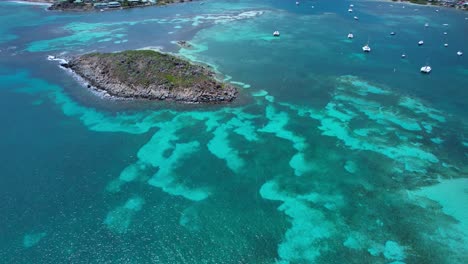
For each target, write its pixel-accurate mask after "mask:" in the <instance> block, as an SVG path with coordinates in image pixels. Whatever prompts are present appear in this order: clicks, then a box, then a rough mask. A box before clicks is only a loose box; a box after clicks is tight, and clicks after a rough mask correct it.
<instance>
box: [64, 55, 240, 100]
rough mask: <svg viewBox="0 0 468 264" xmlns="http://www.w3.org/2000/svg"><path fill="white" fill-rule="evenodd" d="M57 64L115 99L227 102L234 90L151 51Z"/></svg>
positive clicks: (211, 75)
mask: <svg viewBox="0 0 468 264" xmlns="http://www.w3.org/2000/svg"><path fill="white" fill-rule="evenodd" d="M60 65H61V66H62V67H64V68H67V69H70V70H72V71H73V72H74V73H75V74H77V75H78V76H80V77H81V78H83V79H84V80H85V81H86V82H87V83H88V88H92V87H93V88H94V89H97V90H98V91H104V92H106V93H107V94H109V95H111V96H113V97H116V98H125V99H147V100H165V101H176V102H182V103H195V104H197V103H212V104H216V103H228V102H231V101H233V100H234V99H235V98H236V97H237V95H238V91H237V88H236V87H234V86H232V85H230V84H226V83H222V82H220V81H218V80H216V79H215V73H214V72H213V71H211V70H210V69H208V68H207V67H204V66H200V65H194V64H191V63H190V62H188V61H185V60H182V59H180V58H177V57H175V56H173V55H169V54H164V53H160V52H156V51H152V50H135V51H123V52H118V53H91V54H85V55H82V56H78V57H75V58H72V59H70V60H69V61H63V60H62V61H61V63H60Z"/></svg>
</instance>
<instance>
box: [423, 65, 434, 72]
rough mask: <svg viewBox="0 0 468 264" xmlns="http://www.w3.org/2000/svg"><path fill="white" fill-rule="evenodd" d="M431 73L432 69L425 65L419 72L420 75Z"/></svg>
mask: <svg viewBox="0 0 468 264" xmlns="http://www.w3.org/2000/svg"><path fill="white" fill-rule="evenodd" d="M431 71H432V68H431V66H429V65H425V66H422V67H421V72H422V73H430V72H431Z"/></svg>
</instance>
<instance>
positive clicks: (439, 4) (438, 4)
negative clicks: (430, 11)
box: [386, 0, 468, 11]
mask: <svg viewBox="0 0 468 264" xmlns="http://www.w3.org/2000/svg"><path fill="white" fill-rule="evenodd" d="M386 2H389V1H386ZM390 2H394V3H405V4H412V5H419V6H432V7H447V8H455V9H459V10H465V11H467V10H468V5H463V4H458V3H452V4H450V5H449V4H447V3H446V2H445V1H436V2H429V1H427V0H421V1H412V0H391V1H390Z"/></svg>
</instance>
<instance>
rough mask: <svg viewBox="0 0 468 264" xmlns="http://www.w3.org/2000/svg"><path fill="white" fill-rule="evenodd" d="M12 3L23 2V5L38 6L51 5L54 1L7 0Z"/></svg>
mask: <svg viewBox="0 0 468 264" xmlns="http://www.w3.org/2000/svg"><path fill="white" fill-rule="evenodd" d="M7 2H11V3H17V4H23V5H37V6H51V5H52V4H53V1H49V2H48V1H47V0H39V1H38V0H11V1H7Z"/></svg>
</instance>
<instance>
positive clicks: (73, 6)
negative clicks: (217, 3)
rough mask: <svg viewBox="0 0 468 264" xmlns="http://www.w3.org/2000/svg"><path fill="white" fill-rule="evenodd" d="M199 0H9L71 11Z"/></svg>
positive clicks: (107, 9)
mask: <svg viewBox="0 0 468 264" xmlns="http://www.w3.org/2000/svg"><path fill="white" fill-rule="evenodd" d="M192 1H197V0H186V1H184V0H159V1H149V0H140V1H138V2H133V1H131V0H122V1H118V2H114V3H116V4H115V5H114V6H110V5H108V4H109V3H110V2H112V1H106V2H105V1H100V2H94V3H90V2H83V1H80V2H79V3H75V2H73V3H70V2H67V1H64V2H59V1H56V0H11V1H9V2H13V3H15V2H16V3H19V4H30V5H44V6H48V7H47V9H48V10H51V11H67V12H68V11H71V12H76V11H78V12H90V11H104V10H105V11H113V10H122V9H129V8H136V7H149V6H165V5H169V4H178V3H186V2H192Z"/></svg>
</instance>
